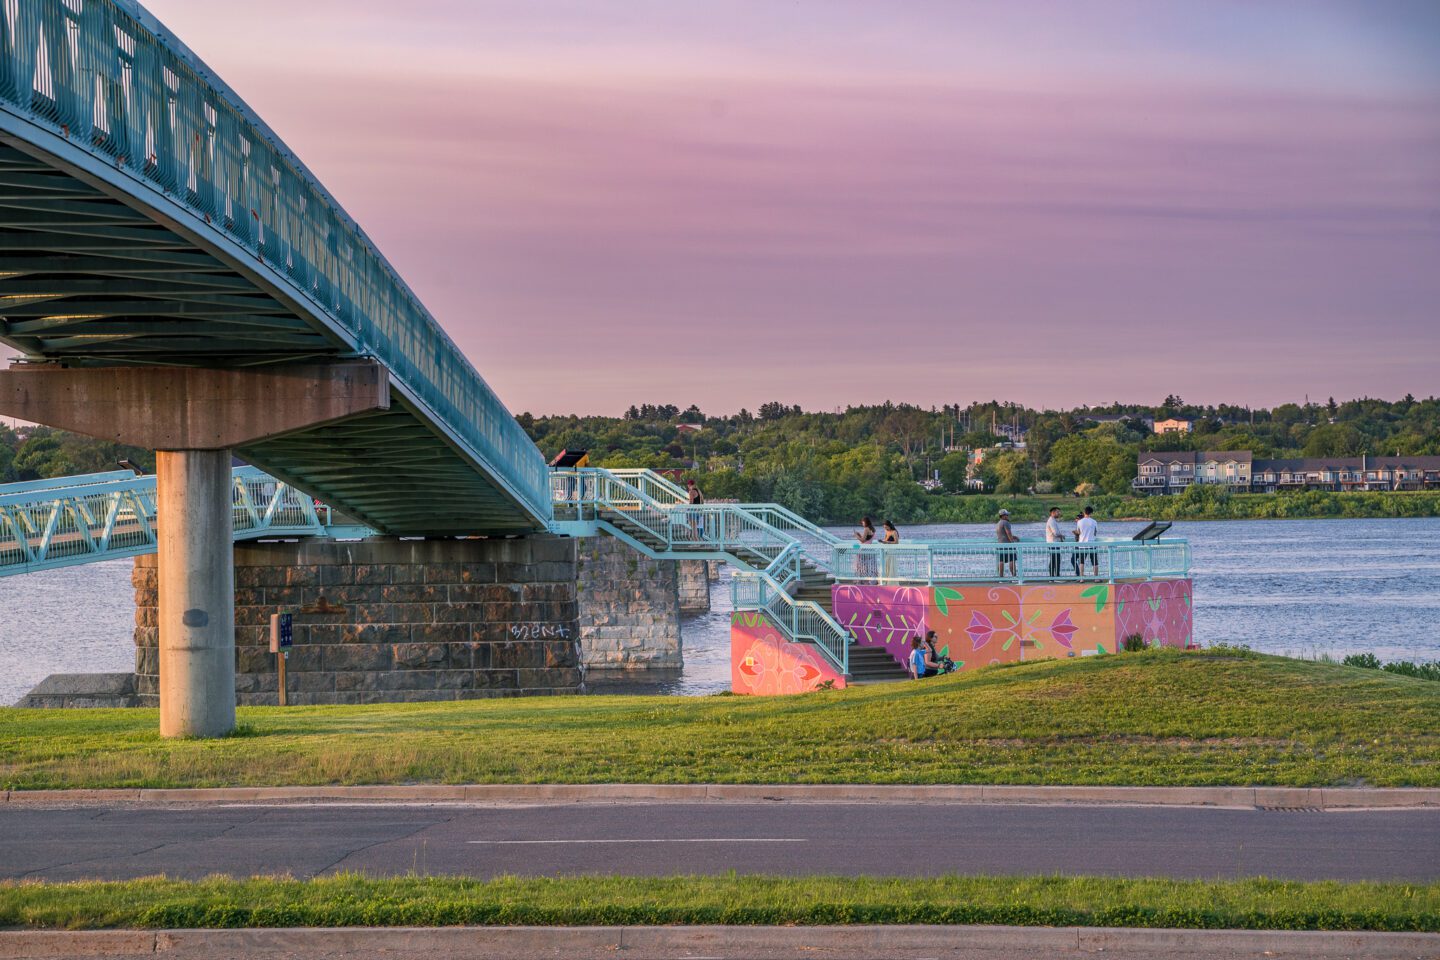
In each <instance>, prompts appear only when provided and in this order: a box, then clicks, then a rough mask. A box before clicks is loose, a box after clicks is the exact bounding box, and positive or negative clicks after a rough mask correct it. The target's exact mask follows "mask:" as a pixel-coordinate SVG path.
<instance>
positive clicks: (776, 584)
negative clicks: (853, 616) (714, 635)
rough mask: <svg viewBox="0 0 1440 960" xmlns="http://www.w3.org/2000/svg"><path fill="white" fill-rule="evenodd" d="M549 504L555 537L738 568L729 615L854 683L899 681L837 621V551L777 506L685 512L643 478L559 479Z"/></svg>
mask: <svg viewBox="0 0 1440 960" xmlns="http://www.w3.org/2000/svg"><path fill="white" fill-rule="evenodd" d="M551 494H552V499H553V501H554V503H555V517H556V522H555V524H554V525H553V526H554V528H555V529H556V530H557V531H558V532H563V533H572V534H575V535H580V536H584V535H593V533H595V532H596V531H597V530H604V531H605V532H607V533H610V534H611V535H613V536H615V537H617V538H619V539H621V540H624V541H625V542H626V543H628V544H629V545H630V546H632V547H634V548H635V549H636V550H638V551H640V552H641V553H643V554H645V555H646V556H649V557H652V558H654V559H659V560H723V561H725V562H726V563H729V564H731V565H732V566H733V567H734V568H735V576H734V580H733V590H734V597H735V609H737V610H757V611H760V612H762V613H764V614H765V615H766V617H767V619H768V620H769V621H770V622H771V623H773V624H774V625H775V626H776V627H777V628H778V629H779V630H780V631H781V632H782V633H783V634H784V635H785V637H786V639H788V640H790V641H791V642H793V643H810V644H813V645H814V646H815V647H816V648H817V649H818V650H819V651H820V652H821V653H822V654H823V655H824V656H825V657H826V658H827V659H829V660H830V662H831V663H832V664H834V666H835V667H836V668H837V669H838V670H839V671H840V672H841V673H844V674H846V675H847V676H848V677H850V679H851V680H852V682H866V681H875V680H890V679H894V680H898V679H903V678H904V676H905V672H904V669H903V668H902V667H901V666H900V665H899V664H897V663H895V661H894V659H893V658H891V657H890V655H889V654H887V653H886V652H885V651H884V650H877V649H871V648H867V647H861V646H859V645H858V644H856V643H855V641H854V639H853V638H852V637H851V635H850V633H849V631H847V630H846V629H845V628H844V627H842V626H841V625H840V624H839V623H838V622H837V621H836V620H835V617H834V614H833V610H832V606H831V604H832V600H831V589H830V588H831V587H832V586H833V584H834V583H835V579H834V570H833V569H832V564H833V563H834V557H835V556H836V555H837V554H838V553H839V551H837V550H836V548H837V547H838V546H840V545H841V541H840V539H839V538H838V537H836V536H835V535H834V534H832V533H830V532H828V531H826V530H823V529H821V528H820V527H817V526H816V525H815V524H813V523H811V522H810V521H808V520H806V519H805V518H804V517H801V516H799V515H797V514H795V513H793V512H792V511H790V510H787V509H785V508H784V507H782V506H780V505H779V504H732V503H723V504H721V503H717V504H694V505H692V504H690V503H689V502H688V496H687V494H686V492H685V490H683V489H681V488H680V487H678V486H676V485H675V484H673V483H671V482H670V481H669V480H667V479H666V478H664V477H662V476H660V475H659V474H657V473H655V472H653V471H650V470H605V469H602V468H597V467H586V468H579V469H574V468H562V469H556V470H553V471H552V473H551ZM887 665H888V666H887Z"/></svg>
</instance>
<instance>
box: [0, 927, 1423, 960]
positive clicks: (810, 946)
mask: <svg viewBox="0 0 1440 960" xmlns="http://www.w3.org/2000/svg"><path fill="white" fill-rule="evenodd" d="M1022 950H1023V951H1034V952H1036V953H1037V954H1039V955H1044V956H1063V955H1081V954H1085V955H1088V954H1093V953H1096V952H1100V951H1104V952H1107V953H1117V954H1120V955H1125V954H1127V953H1128V954H1131V955H1135V956H1145V957H1153V956H1155V951H1165V955H1166V956H1176V955H1184V954H1192V955H1196V956H1216V955H1218V953H1219V952H1220V951H1223V952H1224V955H1225V956H1256V957H1261V956H1273V955H1277V954H1278V955H1282V956H1286V957H1334V956H1337V955H1342V956H1363V957H1373V958H1384V960H1389V958H1397V960H1398V958H1401V957H1410V958H1413V957H1417V956H1423V955H1433V953H1434V952H1436V951H1440V934H1434V933H1353V932H1328V931H1264V930H1168V929H1158V930H1153V929H1127V928H1118V927H1002V926H993V927H990V926H899V925H897V926H853V927H842V926H830V927H723V926H694V927H439V928H423V927H337V928H332V929H321V928H314V927H303V928H289V929H268V930H261V929H254V930H162V931H156V932H150V931H143V930H95V931H52V930H35V931H30V930H19V931H13V930H12V931H0V957H5V958H17V960H18V958H31V957H84V956H110V957H127V956H139V955H155V954H168V955H170V956H172V957H174V958H175V960H188V958H213V957H222V956H223V957H234V956H244V957H267V956H275V957H294V956H296V955H303V956H310V955H321V951H323V952H324V954H323V955H326V956H330V955H351V956H376V955H394V956H417V955H420V954H422V953H427V954H431V955H433V956H435V957H436V958H440V960H450V958H459V957H466V958H477V960H479V958H502V957H503V958H507V960H528V958H540V957H546V958H551V957H568V958H574V960H583V958H588V957H607V958H613V957H614V956H616V954H617V953H619V954H623V955H625V956H627V957H630V958H634V960H648V958H655V960H660V958H675V957H686V956H695V955H697V952H699V953H702V954H703V955H704V956H706V957H710V958H717V960H718V958H721V957H737V958H738V957H747V958H754V960H763V958H768V957H786V956H797V955H799V956H805V957H819V958H826V957H831V958H837V957H848V958H852V960H868V958H908V957H922V956H923V957H932V958H938V957H960V956H974V955H976V954H979V953H995V954H996V955H998V956H1009V957H1013V956H1016V955H1017V954H1016V951H1022Z"/></svg>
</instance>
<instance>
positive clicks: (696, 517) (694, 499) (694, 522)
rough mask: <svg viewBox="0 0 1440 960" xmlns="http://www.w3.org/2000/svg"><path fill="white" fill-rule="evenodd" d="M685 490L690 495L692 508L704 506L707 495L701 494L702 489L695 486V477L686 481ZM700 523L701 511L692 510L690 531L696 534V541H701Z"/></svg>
mask: <svg viewBox="0 0 1440 960" xmlns="http://www.w3.org/2000/svg"><path fill="white" fill-rule="evenodd" d="M685 490H686V492H687V493H688V494H689V497H690V506H692V507H698V506H699V505H700V504H702V503H704V502H705V495H704V494H702V493H701V492H700V488H699V487H697V486H696V485H695V478H694V477H691V478H690V479H688V480H686V481H685ZM700 522H701V517H700V511H699V510H691V511H690V529H691V530H692V531H694V533H695V539H696V540H699V539H700Z"/></svg>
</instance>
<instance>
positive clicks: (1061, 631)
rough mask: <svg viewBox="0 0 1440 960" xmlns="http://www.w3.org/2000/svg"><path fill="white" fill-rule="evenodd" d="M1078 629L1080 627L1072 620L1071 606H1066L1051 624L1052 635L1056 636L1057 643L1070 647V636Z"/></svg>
mask: <svg viewBox="0 0 1440 960" xmlns="http://www.w3.org/2000/svg"><path fill="white" fill-rule="evenodd" d="M1078 629H1079V627H1077V626H1075V624H1074V623H1072V622H1071V620H1070V608H1069V607H1066V608H1065V609H1064V610H1061V611H1060V612H1059V614H1057V615H1056V617H1055V621H1054V622H1053V623H1051V624H1050V635H1051V636H1052V637H1054V638H1055V642H1056V643H1058V644H1060V646H1062V647H1065V648H1067V649H1068V648H1069V647H1070V638H1071V637H1073V636H1075V631H1076V630H1078Z"/></svg>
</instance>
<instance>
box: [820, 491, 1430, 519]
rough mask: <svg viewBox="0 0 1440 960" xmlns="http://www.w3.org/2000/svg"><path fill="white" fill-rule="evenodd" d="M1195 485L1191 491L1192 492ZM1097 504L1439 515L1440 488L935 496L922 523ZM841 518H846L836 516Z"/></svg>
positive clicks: (1192, 510) (1121, 514)
mask: <svg viewBox="0 0 1440 960" xmlns="http://www.w3.org/2000/svg"><path fill="white" fill-rule="evenodd" d="M1192 491H1193V493H1192ZM1084 505H1089V506H1093V507H1094V508H1095V514H1096V516H1097V517H1098V518H1099V519H1100V520H1102V521H1108V522H1117V521H1137V522H1138V521H1142V520H1145V521H1148V520H1187V521H1193V520H1361V519H1395V518H1415V517H1440V491H1416V492H1394V493H1378V492H1372V493H1335V492H1329V491H1322V490H1312V491H1308V492H1304V493H1300V492H1296V493H1229V492H1227V491H1224V490H1220V489H1217V488H1215V487H1203V488H1202V487H1198V486H1197V487H1191V488H1190V490H1187V491H1186V492H1185V493H1182V494H1176V495H1173V496H1155V497H1122V496H1116V495H1114V494H1104V493H1102V494H1096V495H1095V496H1091V497H1086V498H1081V497H1075V496H1060V495H1054V494H1051V495H1045V496H1026V495H1016V496H1000V495H994V494H972V495H969V496H950V495H939V496H931V497H929V498H928V500H927V503H926V510H925V515H924V519H922V520H920V521H917V522H919V523H989V522H994V520H995V516H996V514H997V513H998V512H999V510H1000V508H1002V507H1004V508H1005V509H1007V510H1009V511H1010V519H1011V520H1012V521H1015V522H1022V523H1028V522H1039V521H1043V520H1044V519H1045V516H1046V513H1047V511H1049V509H1050V508H1051V507H1052V506H1059V507H1060V509H1061V512H1062V515H1064V513H1065V511H1070V512H1071V513H1072V514H1073V512H1074V511H1075V510H1076V509H1077V507H1079V506H1084ZM838 522H843V520H842V521H838Z"/></svg>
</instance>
